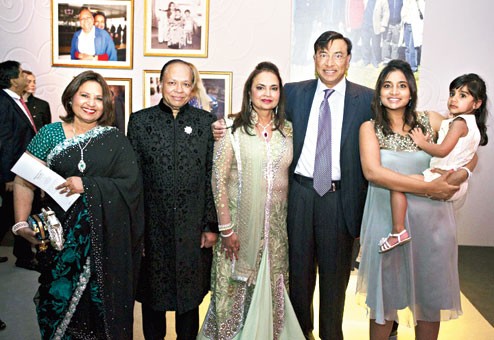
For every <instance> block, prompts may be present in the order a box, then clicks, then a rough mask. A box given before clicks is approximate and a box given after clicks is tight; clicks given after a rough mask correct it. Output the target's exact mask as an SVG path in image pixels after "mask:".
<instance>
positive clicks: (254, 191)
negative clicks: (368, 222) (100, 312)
mask: <svg viewBox="0 0 494 340" xmlns="http://www.w3.org/2000/svg"><path fill="white" fill-rule="evenodd" d="M227 125H228V126H231V133H230V132H229V130H227V131H228V132H227V133H226V135H225V136H224V137H223V138H222V139H221V140H219V141H218V142H216V145H215V154H214V155H215V156H214V157H215V158H214V165H213V179H212V181H213V193H214V196H215V203H216V210H217V213H218V220H219V224H220V226H219V227H220V231H221V242H218V243H217V245H216V247H215V250H214V259H213V268H212V274H211V290H212V296H211V303H210V305H209V310H208V313H207V315H206V319H205V321H204V324H203V326H202V329H201V332H200V334H199V337H198V338H199V339H303V338H304V337H303V334H302V331H301V329H300V327H299V324H298V321H297V318H296V316H295V313H294V311H293V308H292V306H291V303H290V300H289V297H288V294H287V289H288V239H287V231H286V214H287V195H288V167H289V165H290V163H291V161H292V128H291V125H290V123H289V122H287V121H286V120H285V112H284V95H283V87H282V81H281V77H280V75H279V71H278V68H277V67H276V66H275V65H274V64H272V63H269V62H262V63H260V64H259V65H257V67H256V68H255V70H254V71H253V72H252V73H251V74H250V76H249V78H248V79H247V82H246V83H245V86H244V93H243V102H242V110H241V112H240V113H239V114H237V115H236V116H235V117H234V119H233V122H232V121H231V120H228V121H227Z"/></svg>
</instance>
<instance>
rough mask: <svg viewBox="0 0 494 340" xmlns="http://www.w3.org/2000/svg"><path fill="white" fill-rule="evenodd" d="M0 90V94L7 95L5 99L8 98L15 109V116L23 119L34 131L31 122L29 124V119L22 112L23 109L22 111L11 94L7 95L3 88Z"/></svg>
mask: <svg viewBox="0 0 494 340" xmlns="http://www.w3.org/2000/svg"><path fill="white" fill-rule="evenodd" d="M0 91H2V95H4V96H5V97H7V100H9V101H10V103H11V104H12V107H13V108H14V110H15V111H16V114H17V117H19V118H20V119H21V120H23V121H24V122H25V123H26V124H27V125H29V127H30V128H31V129H32V130H33V131H34V127H33V124H31V121H30V120H29V118H28V117H27V116H26V114H25V113H24V111H22V109H21V108H20V107H19V105H17V103H16V101H15V100H14V98H12V97H11V96H9V95H8V93H6V92H5V91H4V90H0Z"/></svg>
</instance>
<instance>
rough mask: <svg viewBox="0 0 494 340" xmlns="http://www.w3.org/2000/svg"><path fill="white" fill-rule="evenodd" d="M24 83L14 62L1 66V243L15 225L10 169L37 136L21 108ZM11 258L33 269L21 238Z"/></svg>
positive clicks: (27, 116) (30, 254)
mask: <svg viewBox="0 0 494 340" xmlns="http://www.w3.org/2000/svg"><path fill="white" fill-rule="evenodd" d="M26 83H27V78H26V75H25V74H24V73H22V68H21V66H20V64H19V63H18V62H17V61H12V60H9V61H5V62H3V63H0V196H1V197H2V206H1V208H0V212H1V214H0V216H1V218H0V223H1V228H0V231H1V233H0V240H1V239H2V238H3V237H4V235H5V233H6V232H7V231H8V230H9V229H10V228H11V227H12V225H13V224H14V206H13V197H12V191H13V187H14V178H15V174H14V173H13V172H11V171H10V169H11V168H12V166H13V165H14V164H15V163H16V162H17V160H18V159H19V158H20V157H21V155H22V154H23V153H24V151H25V150H26V147H27V145H28V144H29V142H30V141H31V139H32V138H33V137H34V135H35V133H36V128H35V126H34V122H33V120H32V117H31V116H30V113H29V110H27V109H25V108H24V104H23V101H22V97H21V96H22V93H23V91H24V89H25V87H26ZM36 208H37V207H36ZM33 209H35V206H34V205H33ZM14 256H15V257H17V261H16V263H15V264H16V266H18V267H22V268H26V269H36V263H35V260H34V254H33V252H32V251H31V244H30V243H29V242H28V241H27V240H25V239H24V238H22V237H20V236H15V239H14Z"/></svg>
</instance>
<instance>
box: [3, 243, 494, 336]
mask: <svg viewBox="0 0 494 340" xmlns="http://www.w3.org/2000/svg"><path fill="white" fill-rule="evenodd" d="M0 256H8V257H9V261H8V262H6V263H1V264H0V319H2V320H3V321H5V323H6V324H7V328H6V329H5V330H3V331H0V339H8V340H34V339H39V331H38V326H37V322H36V313H35V310H34V304H33V301H32V299H33V296H34V293H35V292H36V289H37V277H38V275H37V273H36V272H33V271H29V270H25V269H21V268H17V267H15V266H14V258H13V256H12V247H0ZM355 282H356V275H355V274H352V276H351V278H350V284H349V287H348V290H347V298H346V306H345V317H344V323H343V331H344V335H345V339H349V340H353V339H358V340H360V339H368V320H367V317H366V315H365V311H364V309H363V308H361V307H359V306H357V304H356V303H355V299H354V296H355V295H354V292H355ZM317 301H318V294H317V292H316V298H315V301H314V306H315V318H316V320H317V317H318V303H317ZM208 304H209V296H208V297H206V299H205V300H204V302H203V303H202V305H201V307H200V312H201V316H200V317H201V320H203V319H204V315H205V313H206V310H207V307H208ZM462 307H463V315H462V316H461V317H460V318H459V319H457V320H453V321H448V322H444V323H443V324H442V325H441V330H440V333H439V339H440V340H456V339H458V340H484V339H494V328H493V327H492V326H491V325H490V324H489V323H488V322H487V321H486V320H485V319H484V318H483V317H482V315H481V314H480V313H479V312H478V311H477V310H476V309H475V308H474V307H473V305H472V304H471V303H470V302H469V301H468V300H467V299H466V298H465V297H464V296H463V295H462ZM168 329H169V335H168V336H167V337H166V340H172V339H175V333H174V317H173V313H170V317H169V318H168ZM314 335H317V325H316V329H315V334H314ZM134 339H135V340H141V339H144V337H143V336H142V327H141V312H140V305H139V304H137V305H136V308H135V324H134ZM398 339H399V340H412V339H414V335H413V330H412V329H409V328H406V327H400V328H399V337H398ZM262 340H264V339H262Z"/></svg>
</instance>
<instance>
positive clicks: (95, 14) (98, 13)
mask: <svg viewBox="0 0 494 340" xmlns="http://www.w3.org/2000/svg"><path fill="white" fill-rule="evenodd" d="M97 15H101V16H102V17H103V18H104V19H105V29H106V15H105V13H104V12H101V11H98V12H96V13H94V14H93V18H94V20H95V21H96V16H97Z"/></svg>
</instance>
